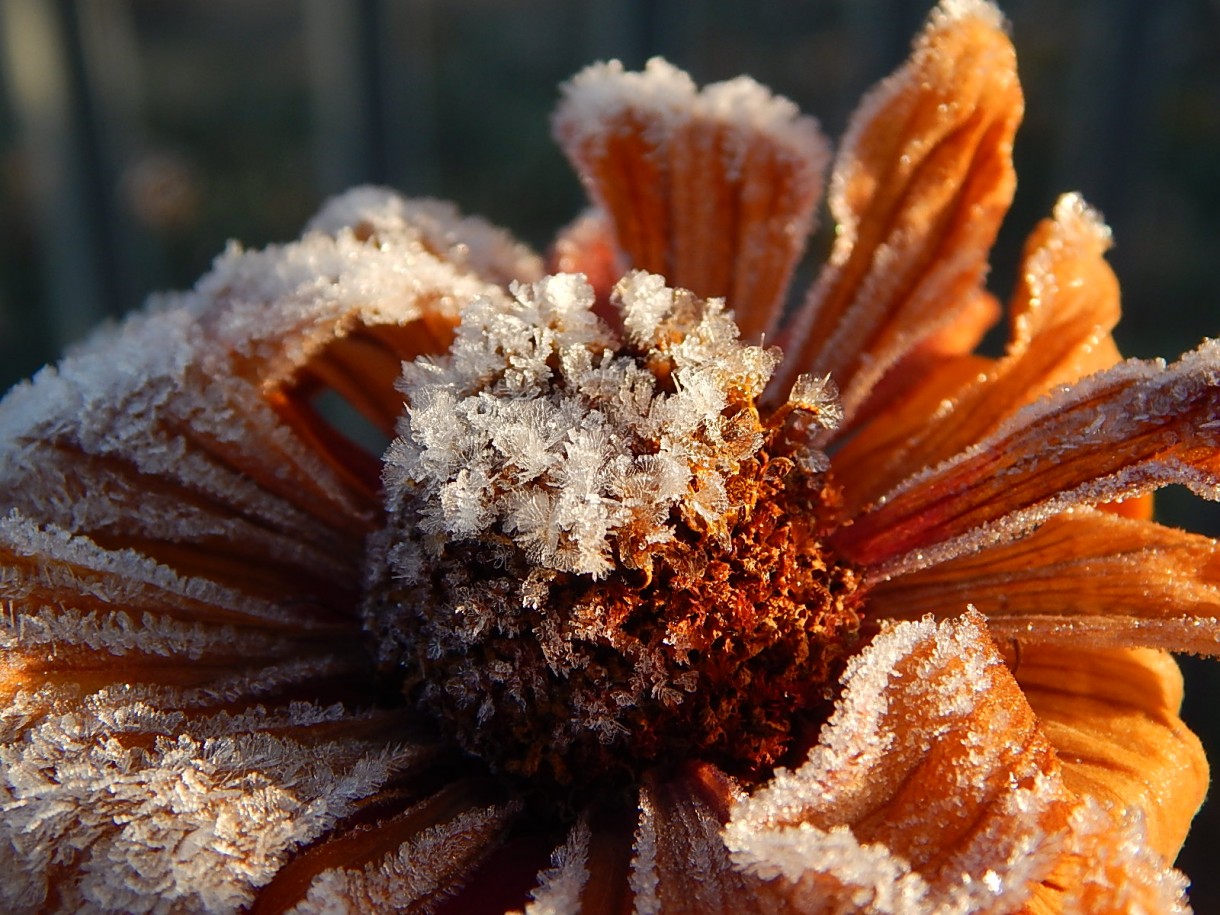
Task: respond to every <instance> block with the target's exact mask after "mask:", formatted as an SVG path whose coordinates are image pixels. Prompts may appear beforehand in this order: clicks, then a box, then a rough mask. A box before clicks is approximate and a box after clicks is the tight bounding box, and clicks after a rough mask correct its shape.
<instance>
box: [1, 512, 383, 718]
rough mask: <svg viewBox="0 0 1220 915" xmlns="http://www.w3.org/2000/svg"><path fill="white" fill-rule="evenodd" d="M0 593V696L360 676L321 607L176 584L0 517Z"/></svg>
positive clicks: (143, 560) (108, 553)
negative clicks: (297, 674)
mask: <svg viewBox="0 0 1220 915" xmlns="http://www.w3.org/2000/svg"><path fill="white" fill-rule="evenodd" d="M0 598H2V599H3V601H4V605H5V608H6V611H5V613H4V614H3V616H0V648H2V649H3V653H2V654H0V699H5V700H7V699H11V698H12V697H13V696H14V695H15V694H16V693H17V692H20V691H23V690H44V689H47V688H50V689H52V691H61V692H67V693H72V694H75V692H78V691H79V690H81V689H86V690H88V689H98V688H101V687H103V686H107V685H118V684H128V683H133V682H139V683H141V684H144V685H146V686H147V685H153V684H157V685H161V686H165V687H173V688H175V689H178V690H185V689H201V688H214V687H216V686H217V684H218V681H221V680H225V679H231V678H233V677H236V676H246V677H249V678H252V679H251V680H250V684H249V685H250V687H251V688H252V689H255V683H256V682H259V681H262V682H263V688H265V687H266V686H268V685H269V683H268V680H267V678H268V677H271V678H272V680H274V679H276V676H277V675H276V674H275V671H277V670H278V671H279V674H278V676H279V677H280V678H282V677H283V676H284V675H285V674H288V670H287V668H286V667H285V665H287V666H288V667H299V668H301V669H302V670H305V669H308V670H310V671H312V672H313V673H315V674H318V675H321V681H322V682H326V680H327V678H329V677H333V676H337V675H339V674H340V673H341V672H343V671H347V672H348V673H355V672H356V671H358V670H359V669H360V668H359V657H358V654H357V651H356V646H355V645H354V644H350V643H349V640H352V641H354V635H355V633H354V627H353V625H352V623H351V622H350V620H344V619H343V618H342V617H340V616H338V615H337V614H335V613H334V611H332V610H330V609H329V608H327V607H326V606H325V604H324V603H322V602H318V601H301V602H294V603H277V602H272V601H266V600H262V599H259V598H257V597H255V596H252V595H248V594H242V593H239V592H237V591H234V590H232V589H229V588H225V587H223V586H221V585H218V584H216V583H214V582H211V581H207V580H203V579H198V578H183V577H180V576H178V575H176V574H175V573H174V572H172V571H171V570H170V569H168V568H166V567H164V566H161V565H158V564H157V563H155V562H153V561H152V560H150V559H148V558H147V557H146V556H143V555H140V554H138V553H135V552H133V551H130V550H121V551H112V550H105V549H102V548H100V547H99V546H97V545H96V544H95V543H92V542H91V541H89V540H88V539H87V538H85V537H82V536H79V535H77V536H73V535H70V534H68V533H67V532H65V531H62V530H58V529H55V528H53V527H50V526H39V525H35V524H34V523H33V522H31V521H29V520H28V519H25V518H22V517H21V516H20V515H18V514H16V513H14V514H11V515H10V516H9V517H7V518H2V519H0ZM289 676H291V675H289ZM257 692H258V689H255V694H257ZM56 694H58V693H56ZM305 695H307V694H305V693H303V694H302V698H303V697H304V696H305Z"/></svg>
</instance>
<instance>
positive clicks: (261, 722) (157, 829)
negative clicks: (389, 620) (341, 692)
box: [0, 687, 419, 913]
mask: <svg viewBox="0 0 1220 915" xmlns="http://www.w3.org/2000/svg"><path fill="white" fill-rule="evenodd" d="M43 698H44V697H38V696H27V695H20V696H18V697H17V699H16V700H15V701H14V702H13V703H11V704H10V705H9V706H7V707H6V708H5V710H4V715H3V721H2V722H0V805H2V807H3V809H4V816H3V817H2V818H0V857H2V858H3V864H4V867H5V872H6V874H7V875H8V876H7V877H6V879H5V880H3V881H0V905H3V908H4V910H5V911H36V910H39V911H40V910H43V909H54V910H57V911H91V912H115V913H117V912H132V911H147V905H148V902H149V900H151V899H155V900H157V901H158V902H159V903H160V904H161V905H162V906H164V908H165V909H166V910H167V911H169V910H180V911H209V912H232V911H236V910H237V909H238V908H240V907H243V906H246V905H248V904H249V903H250V902H251V901H252V899H253V898H254V893H255V889H256V888H257V887H258V886H260V885H262V884H264V883H266V882H267V881H268V880H270V879H271V877H272V876H273V875H274V874H275V873H276V871H277V870H279V868H280V867H281V866H282V865H283V863H284V861H285V860H286V859H287V857H288V856H289V855H290V854H291V852H292V851H293V850H294V849H295V848H297V847H299V846H300V845H301V844H303V843H306V842H309V841H311V840H313V839H314V838H315V837H317V836H319V835H321V834H322V833H324V832H326V831H328V830H330V829H333V828H335V826H336V825H337V824H339V823H340V822H342V821H343V820H344V818H346V817H349V816H351V815H352V814H353V813H354V812H355V811H356V809H357V808H358V806H359V804H360V802H361V800H362V799H364V798H367V797H369V796H371V795H374V794H375V793H376V792H377V791H378V790H379V789H380V788H381V787H382V786H383V785H384V784H385V783H386V782H387V781H388V780H389V779H390V778H391V776H393V775H394V774H395V773H396V771H399V770H403V769H405V768H408V767H409V766H410V765H411V764H412V763H411V760H412V757H413V756H415V755H416V754H418V753H419V749H418V748H412V747H410V746H404V745H402V741H401V739H400V740H399V741H398V743H399V746H397V747H391V746H389V745H388V742H387V741H386V738H385V734H386V732H387V730H388V729H393V730H396V731H398V733H399V735H400V738H401V735H403V734H404V733H405V732H403V731H402V730H401V724H400V723H399V722H397V721H395V720H394V719H393V718H391V717H389V716H386V715H371V716H370V715H365V716H353V715H351V714H350V713H348V712H345V711H344V710H343V709H341V708H339V707H331V708H322V707H319V706H314V705H310V704H307V703H295V704H293V705H290V706H284V707H281V708H275V709H269V710H268V709H263V708H260V707H253V708H249V709H245V710H242V711H234V712H229V711H223V712H218V713H211V714H199V713H198V712H197V711H196V710H192V709H189V708H181V707H177V708H176V707H174V705H173V704H169V705H154V704H153V703H154V702H156V701H157V700H158V698H160V699H164V698H165V695H164V694H162V695H160V696H158V693H157V691H149V690H142V689H139V688H131V687H116V688H114V689H108V690H103V691H101V692H99V693H96V694H94V695H92V696H90V697H88V698H87V699H85V700H83V701H81V700H78V699H68V700H66V701H61V702H56V703H54V704H53V705H52V707H51V709H50V711H51V713H50V714H43V710H42V708H41V701H42V699H43Z"/></svg>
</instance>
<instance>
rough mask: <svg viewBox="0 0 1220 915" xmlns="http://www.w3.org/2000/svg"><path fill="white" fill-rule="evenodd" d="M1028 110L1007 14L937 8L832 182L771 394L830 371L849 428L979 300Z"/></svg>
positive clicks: (858, 119) (863, 110)
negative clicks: (818, 253) (820, 256)
mask: <svg viewBox="0 0 1220 915" xmlns="http://www.w3.org/2000/svg"><path fill="white" fill-rule="evenodd" d="M1022 107H1023V102H1022V97H1021V88H1020V85H1019V83H1018V81H1017V75H1016V57H1015V54H1014V52H1013V48H1012V45H1011V43H1010V42H1009V40H1008V38H1007V36H1006V35H1005V34H1004V31H1003V27H1002V20H1001V17H1000V14H999V13H998V11H997V10H996V9H995V8H994V7H993V6H991V5H990V4H984V3H976V2H975V3H953V4H950V3H946V4H943V5H942V6H941V7H939V8H938V9H937V10H936V11H935V12H934V13H933V14H932V16H931V18H930V20H929V22H928V25H927V26H926V28H925V29H924V31H923V33H922V34H921V35H920V36H919V37H918V38H917V39H916V41H915V45H914V51H913V54H912V56H911V58H910V60H909V61H908V62H907V63H906V64H905V65H904V66H903V67H902V68H901V69H899V70H898V71H897V72H896V73H895V74H894V75H892V76H890V77H889V78H888V79H887V80H885V81H884V82H882V83H881V84H880V86H878V87H877V88H876V89H874V90H873V92H872V94H871V95H869V96H868V97H867V98H866V99H865V101H864V102H863V104H862V105H861V107H860V109H859V110H858V112H857V114H856V116H855V119H854V120H853V122H852V125H851V127H850V128H849V130H848V134H847V137H846V138H845V140H844V144H843V148H842V149H841V151H840V153H839V157H838V160H837V162H836V165H835V170H834V173H833V177H832V183H831V193H830V206H831V211H832V212H833V214H834V216H835V219H836V220H837V222H838V227H837V234H836V241H835V247H834V250H833V251H832V253H831V258H830V263H829V264H828V265H827V267H826V269H825V270H824V271H823V273H822V275H821V276H820V277H819V278H818V281H817V283H816V284H815V286H814V288H813V289H812V290H811V292H810V294H809V298H808V300H807V302H806V304H805V306H804V308H803V310H802V312H801V313H800V315H799V316H798V317H797V319H796V321H795V323H794V324H793V325H792V327H791V328H790V329H789V330H786V331H785V332H784V334H783V336H782V337H781V340H780V344H781V346H784V348H785V350H786V352H787V354H788V358H787V360H786V361H785V364H784V365H783V366H781V369H780V372H779V373H777V376H776V378H775V379H774V381H773V387H772V390H773V391H774V392H776V393H786V392H787V390H788V389H789V388H790V387H791V386H792V383H793V380H794V379H795V377H796V375H797V374H799V373H801V372H809V373H813V374H815V375H822V374H826V373H828V372H829V373H830V374H831V375H832V376H833V377H834V378H835V380H836V382H837V383H838V385H839V388H840V390H841V391H842V392H843V404H844V407H845V409H846V411H847V414H848V416H849V422H850V417H851V416H852V415H854V414H855V412H856V411H857V410H858V409H859V408H860V407H861V405H862V404H863V403H864V402H865V401H866V400H867V399H868V397H869V394H870V392H871V390H872V388H873V386H874V385H875V384H876V383H877V382H878V381H879V379H880V378H881V377H882V376H883V375H884V374H885V373H886V372H887V371H888V370H889V369H890V368H891V367H893V366H895V365H896V364H898V363H899V362H901V361H902V359H903V358H904V357H905V356H906V355H907V354H908V353H910V352H911V351H912V350H913V349H915V348H917V347H918V346H919V345H920V343H921V342H922V341H924V340H925V339H927V338H928V337H929V336H931V335H933V334H935V333H937V332H939V331H940V330H941V329H942V328H944V327H946V326H949V325H951V324H952V323H954V322H955V320H956V317H957V315H958V313H959V312H960V311H961V310H962V309H965V308H968V307H970V303H971V301H972V300H973V297H974V294H975V290H976V289H977V287H978V285H979V283H980V281H981V279H982V277H983V274H984V273H985V271H986V263H987V253H988V251H989V249H990V247H991V244H992V242H993V241H994V239H995V235H996V232H997V230H998V228H999V225H1000V221H1001V219H1002V218H1003V216H1004V213H1005V212H1006V211H1007V209H1008V204H1009V202H1010V201H1011V199H1012V192H1013V187H1014V184H1015V179H1014V176H1013V169H1012V162H1011V149H1012V138H1013V134H1014V132H1015V131H1016V127H1017V124H1018V122H1019V121H1020V118H1021V113H1022Z"/></svg>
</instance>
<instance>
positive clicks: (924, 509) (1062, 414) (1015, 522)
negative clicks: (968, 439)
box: [834, 341, 1220, 581]
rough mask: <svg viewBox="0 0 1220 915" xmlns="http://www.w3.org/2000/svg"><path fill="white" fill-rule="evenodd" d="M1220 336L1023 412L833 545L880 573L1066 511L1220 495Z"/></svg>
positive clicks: (913, 481) (1007, 536)
mask: <svg viewBox="0 0 1220 915" xmlns="http://www.w3.org/2000/svg"><path fill="white" fill-rule="evenodd" d="M1217 415H1220V344H1218V343H1216V342H1215V341H1208V342H1206V343H1204V344H1203V346H1201V347H1200V348H1199V349H1197V350H1195V351H1194V352H1192V353H1189V354H1188V355H1186V356H1183V357H1182V359H1181V360H1179V361H1178V362H1176V363H1174V364H1173V365H1171V366H1169V367H1168V368H1167V367H1165V365H1164V364H1163V363H1161V362H1140V361H1138V360H1130V361H1128V362H1125V363H1123V364H1121V365H1118V366H1115V367H1114V368H1112V369H1109V370H1108V371H1104V372H1099V373H1098V374H1096V375H1093V376H1090V377H1089V378H1088V379H1086V380H1084V381H1082V382H1080V383H1079V384H1077V385H1075V386H1073V387H1070V388H1065V389H1063V390H1061V391H1060V392H1059V393H1057V394H1055V395H1052V396H1049V397H1046V398H1043V399H1042V400H1040V401H1038V402H1037V403H1035V404H1032V405H1030V406H1028V407H1026V408H1025V409H1023V410H1021V411H1019V412H1018V413H1016V414H1015V415H1014V416H1012V417H1011V418H1010V419H1009V420H1008V421H1006V422H1005V423H1003V424H1002V425H1001V426H1000V428H999V429H998V430H997V431H996V432H995V433H993V434H992V435H991V436H990V437H989V438H987V439H986V440H985V441H983V442H981V443H980V444H978V445H976V446H973V447H971V448H969V449H968V450H966V451H963V452H961V453H959V454H958V455H957V456H955V457H953V458H951V459H950V460H948V461H945V462H944V463H942V464H940V465H939V466H937V467H934V468H932V469H930V470H928V471H925V472H923V473H919V474H916V475H915V476H913V477H910V478H908V479H907V480H906V481H905V482H904V483H902V484H901V485H900V486H899V487H897V488H896V489H894V490H893V491H891V492H890V493H889V494H887V495H886V496H883V497H882V498H881V499H879V500H878V501H877V503H876V504H875V505H874V506H873V507H872V508H870V509H868V510H867V511H865V512H864V513H863V514H861V515H858V516H857V517H856V518H855V519H854V520H853V522H852V524H851V525H850V526H847V527H845V528H843V529H841V530H840V531H839V532H838V534H837V535H836V537H835V538H834V539H835V542H836V544H837V545H838V546H839V547H840V548H841V549H842V550H843V552H844V554H845V555H846V556H848V557H849V558H850V559H852V560H853V561H855V562H859V563H861V564H863V565H866V566H869V567H870V568H871V570H872V571H871V572H870V576H871V578H872V579H873V580H874V581H880V580H884V579H885V578H890V577H893V576H895V575H899V574H902V573H905V572H911V571H915V570H917V569H921V568H926V567H927V566H930V565H934V564H936V563H938V562H944V561H946V560H948V559H951V558H953V557H954V556H960V555H964V554H966V553H970V552H973V551H975V550H978V549H980V548H982V547H984V546H989V545H994V544H997V543H1002V542H1004V541H1007V540H1011V539H1013V538H1015V537H1017V536H1019V535H1020V534H1022V533H1023V532H1025V531H1027V530H1029V529H1030V528H1032V527H1034V526H1036V525H1037V524H1039V523H1041V522H1043V521H1045V520H1047V519H1048V518H1050V517H1051V516H1053V515H1055V514H1057V513H1059V512H1061V511H1064V510H1065V509H1068V508H1071V507H1073V506H1077V505H1081V504H1086V505H1087V504H1094V503H1098V502H1105V501H1108V500H1114V499H1125V498H1129V497H1131V496H1137V495H1140V494H1141V493H1144V492H1148V491H1150V490H1152V489H1155V488H1156V487H1158V486H1164V485H1167V484H1169V483H1183V484H1186V485H1188V486H1190V487H1191V488H1192V489H1193V490H1194V491H1195V492H1197V493H1198V494H1199V495H1202V496H1204V497H1207V498H1212V499H1215V498H1217V497H1220V421H1217V419H1216V417H1217Z"/></svg>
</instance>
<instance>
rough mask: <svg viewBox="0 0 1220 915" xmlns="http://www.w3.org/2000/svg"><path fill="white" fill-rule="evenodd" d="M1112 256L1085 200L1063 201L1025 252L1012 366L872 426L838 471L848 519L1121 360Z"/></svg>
mask: <svg viewBox="0 0 1220 915" xmlns="http://www.w3.org/2000/svg"><path fill="white" fill-rule="evenodd" d="M1109 247H1110V232H1109V229H1107V228H1106V226H1105V225H1104V223H1102V221H1101V217H1100V216H1099V215H1098V214H1097V213H1096V212H1095V211H1093V210H1092V209H1090V208H1089V207H1088V206H1086V205H1085V204H1084V202H1083V201H1082V200H1081V199H1080V197H1078V196H1077V195H1075V194H1068V195H1065V196H1064V197H1061V198H1060V199H1059V201H1058V203H1057V204H1056V205H1055V211H1054V218H1053V219H1049V220H1045V221H1043V222H1042V223H1041V224H1040V225H1039V226H1038V227H1037V228H1036V229H1035V230H1034V232H1033V234H1032V235H1031V236H1030V238H1029V241H1028V242H1027V243H1026V248H1025V257H1024V260H1023V262H1022V265H1021V276H1020V282H1019V283H1018V286H1017V290H1016V292H1015V293H1014V295H1013V300H1012V306H1011V310H1010V314H1011V322H1012V329H1011V338H1010V340H1009V343H1008V349H1007V352H1006V354H1005V355H1004V357H1003V358H1002V359H998V360H995V361H994V362H988V363H987V364H985V365H983V366H980V368H979V371H978V372H976V373H968V374H966V375H965V376H964V377H958V378H957V381H958V384H957V385H956V386H949V387H940V388H939V389H937V390H935V392H934V393H932V392H929V393H932V396H931V397H928V398H924V399H923V400H922V401H919V402H916V401H913V400H912V399H911V398H910V397H906V396H902V395H901V394H899V395H898V396H897V397H895V398H893V401H894V402H893V403H892V404H890V405H887V407H886V408H885V409H884V410H882V411H880V412H879V413H878V414H877V415H876V416H875V417H873V418H871V419H870V420H869V421H868V422H867V423H866V424H865V425H863V426H862V428H861V429H860V431H859V433H858V434H856V435H855V436H853V438H852V440H851V441H850V442H848V443H847V445H846V446H845V447H844V448H843V449H842V450H841V451H840V452H839V455H838V460H837V462H836V469H837V474H836V475H837V477H838V479H839V482H840V483H841V484H842V485H843V488H844V492H845V495H846V498H847V509H848V510H849V511H852V510H857V509H859V508H862V507H863V506H865V505H867V504H868V503H869V502H871V501H873V500H874V499H876V498H878V497H879V496H881V495H883V494H884V493H885V492H886V491H887V490H888V489H890V488H892V487H893V486H895V485H897V484H898V483H899V482H900V481H901V480H902V479H903V478H904V477H906V476H909V475H910V474H912V473H915V472H916V471H919V470H922V469H923V468H925V467H929V466H932V465H935V464H937V463H939V462H940V461H942V460H944V459H946V458H948V457H951V456H952V455H953V454H955V453H956V452H958V451H959V450H961V449H963V448H965V447H967V446H969V445H971V444H973V443H974V442H978V441H981V440H982V439H983V438H985V437H986V436H987V435H989V434H990V433H991V432H993V431H994V430H995V429H996V427H997V426H999V424H1000V423H1001V422H1003V421H1004V420H1005V419H1006V418H1008V417H1009V416H1011V415H1012V414H1013V413H1014V412H1015V411H1016V410H1017V409H1019V408H1020V407H1022V406H1024V405H1026V404H1028V403H1031V402H1033V401H1034V400H1036V399H1037V398H1038V397H1040V396H1042V395H1043V394H1045V393H1046V392H1047V391H1049V390H1051V389H1052V388H1054V387H1055V386H1056V385H1059V384H1063V383H1068V382H1072V381H1075V380H1076V379H1077V378H1079V377H1081V376H1082V375H1087V374H1089V373H1091V372H1093V371H1096V370H1100V369H1104V368H1109V367H1110V366H1111V365H1113V364H1115V363H1116V362H1118V361H1119V356H1118V351H1117V349H1116V348H1115V346H1114V342H1113V340H1112V339H1111V337H1110V333H1109V332H1110V330H1111V328H1113V326H1114V324H1115V323H1116V322H1117V321H1118V314H1119V309H1118V281H1117V280H1116V279H1115V276H1114V272H1113V271H1112V270H1111V269H1110V267H1109V265H1108V264H1107V263H1106V261H1105V257H1104V255H1105V252H1106V250H1107V249H1108V248H1109ZM937 380H939V379H937V378H936V377H935V376H933V377H931V378H929V379H928V381H929V382H935V381H937ZM903 381H904V383H906V384H909V380H908V379H907V378H905V377H904V379H903Z"/></svg>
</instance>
